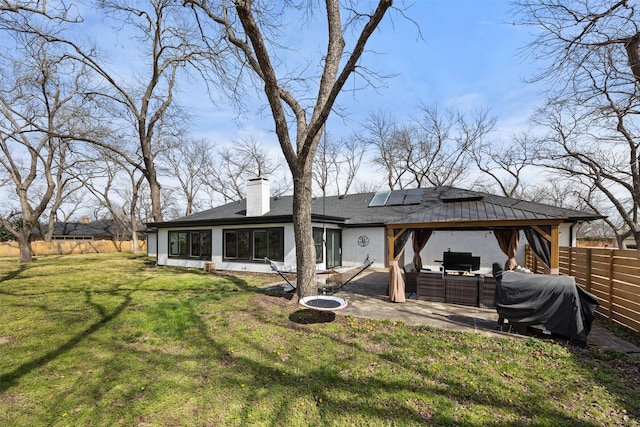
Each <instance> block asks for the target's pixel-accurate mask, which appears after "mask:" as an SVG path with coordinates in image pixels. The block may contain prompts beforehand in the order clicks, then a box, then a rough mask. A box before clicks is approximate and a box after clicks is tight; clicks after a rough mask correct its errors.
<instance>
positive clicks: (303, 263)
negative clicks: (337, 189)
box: [293, 171, 318, 298]
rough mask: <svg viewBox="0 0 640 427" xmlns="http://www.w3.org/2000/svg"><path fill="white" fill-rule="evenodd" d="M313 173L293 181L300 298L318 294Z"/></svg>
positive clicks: (294, 226)
mask: <svg viewBox="0 0 640 427" xmlns="http://www.w3.org/2000/svg"><path fill="white" fill-rule="evenodd" d="M311 181H312V178H311V173H310V171H309V173H306V171H305V173H302V174H301V175H300V177H299V178H298V179H294V181H293V229H294V234H295V242H296V264H297V268H298V282H297V283H298V284H297V286H298V296H299V297H300V298H302V297H307V296H310V295H316V294H317V293H318V285H317V283H316V270H315V265H316V254H315V252H316V251H315V246H314V244H313V228H312V224H311V202H312V200H311V194H312V193H311Z"/></svg>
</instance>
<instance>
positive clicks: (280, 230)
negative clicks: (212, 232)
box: [222, 227, 285, 263]
mask: <svg viewBox="0 0 640 427" xmlns="http://www.w3.org/2000/svg"><path fill="white" fill-rule="evenodd" d="M284 230H285V229H284V227H256V228H225V229H223V230H222V259H223V260H224V261H228V262H244V263H247V262H250V263H258V262H260V263H263V262H264V258H265V257H256V241H255V239H256V233H257V232H266V233H267V236H269V233H271V232H275V233H277V234H278V237H279V239H280V247H279V248H277V249H276V251H277V252H278V253H279V254H280V256H277V257H269V259H271V260H273V261H279V262H284V247H285V245H284V240H285V237H284V234H285V233H284ZM237 233H247V234H248V245H247V248H246V250H247V255H246V256H244V257H239V256H237V254H236V256H233V257H231V256H228V255H227V235H230V234H234V235H236V236H237ZM236 242H237V240H236ZM268 242H269V239H268V238H267V243H268ZM236 252H237V244H236ZM269 252H270V251H269V248H267V255H269Z"/></svg>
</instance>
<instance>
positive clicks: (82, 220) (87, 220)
mask: <svg viewBox="0 0 640 427" xmlns="http://www.w3.org/2000/svg"><path fill="white" fill-rule="evenodd" d="M80 222H81V223H83V224H89V223H90V222H91V218H89V217H88V216H87V215H85V216H83V217H82V218H81V219H80Z"/></svg>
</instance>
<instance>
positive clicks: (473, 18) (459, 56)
mask: <svg viewBox="0 0 640 427" xmlns="http://www.w3.org/2000/svg"><path fill="white" fill-rule="evenodd" d="M396 3H398V2H397V1H396ZM407 3H409V2H407ZM407 15H408V16H409V17H410V18H411V19H412V20H414V21H415V22H416V23H417V24H418V25H419V27H420V31H421V33H422V39H420V38H419V33H418V29H417V28H416V26H415V25H414V24H412V23H411V22H408V21H407V20H405V19H403V18H402V17H401V16H399V15H398V14H397V13H394V14H392V15H390V16H387V17H386V18H385V21H384V23H383V24H382V26H381V27H380V28H379V31H378V32H377V33H376V34H375V35H374V36H373V37H372V39H371V40H370V43H369V45H368V46H369V48H370V49H372V50H374V51H375V53H372V52H368V53H366V54H365V56H364V57H363V64H365V65H366V66H367V67H369V68H371V69H373V70H375V71H376V72H379V73H380V74H387V75H391V74H394V75H396V76H395V77H393V78H391V79H388V80H386V81H385V82H384V84H383V85H382V86H381V87H379V88H378V89H377V90H374V89H372V88H369V89H366V90H363V91H358V92H357V93H355V94H354V93H349V92H345V93H342V94H341V95H340V97H339V98H338V103H339V104H340V105H341V106H342V107H344V108H346V111H347V113H348V117H347V120H346V121H345V120H343V119H342V118H339V117H337V116H334V117H332V118H331V119H330V122H329V126H328V130H329V132H330V134H332V135H334V136H346V135H348V134H350V133H352V132H353V131H356V130H357V129H358V127H359V126H360V124H361V123H362V122H363V121H364V120H365V119H366V117H367V115H368V114H369V113H370V112H378V111H384V112H388V113H391V114H393V115H394V116H395V117H397V118H399V119H402V118H403V117H407V116H411V115H415V114H417V113H418V109H417V106H418V105H420V104H425V105H434V104H437V105H438V106H439V107H441V108H450V107H451V108H456V109H458V110H460V111H463V112H465V111H467V112H471V111H473V110H477V109H489V110H490V113H491V115H493V116H496V117H497V119H498V123H497V132H496V134H495V135H494V137H508V135H510V134H511V133H513V132H517V131H518V130H523V129H526V127H527V120H528V118H529V116H530V114H531V113H532V109H533V107H534V106H535V105H536V104H539V102H540V99H541V97H540V88H539V87H536V86H535V85H533V84H530V83H525V82H524V78H526V77H530V76H531V75H532V74H533V73H534V71H535V67H536V66H535V64H531V63H530V61H528V60H527V59H526V58H525V57H524V56H523V55H522V49H523V48H524V47H525V45H526V43H528V42H529V41H531V36H530V34H529V33H528V29H527V28H525V27H521V26H517V25H513V21H514V19H515V18H514V16H513V15H512V13H511V6H510V5H509V3H508V2H506V1H502V0H455V1H454V0H416V1H415V4H414V5H413V6H411V7H410V9H409V10H408V11H407ZM388 18H392V19H388ZM303 29H304V28H303ZM298 30H299V29H297V28H294V29H293V30H291V31H298ZM313 36H314V34H313V32H310V33H307V34H306V35H305V37H311V38H312V39H313ZM316 36H317V34H316ZM316 39H318V49H319V48H321V47H322V44H323V43H324V38H323V37H316ZM301 40H302V43H303V44H302V46H305V47H303V49H304V48H308V47H309V46H311V47H310V48H309V50H310V51H313V50H314V47H313V45H312V44H308V43H309V39H303V38H302V36H299V37H297V40H295V41H296V42H300V41H301ZM305 40H306V41H305ZM305 43H307V44H305ZM190 99H191V100H192V101H193V99H194V98H193V97H191V98H190ZM198 104H199V105H201V106H203V107H204V106H205V104H203V103H202V104H201V103H198ZM192 105H193V104H192ZM263 105H264V103H263V102H262V101H259V100H255V101H254V102H252V103H250V104H249V105H248V110H247V111H246V116H247V118H246V120H243V121H242V122H240V123H236V122H234V121H233V120H232V119H233V113H232V112H231V111H229V110H228V109H227V110H225V109H220V108H217V107H212V106H211V105H210V104H209V107H208V108H201V109H197V108H196V109H192V110H191V111H192V112H193V113H194V114H195V117H194V120H195V121H194V125H195V127H194V133H196V134H197V135H206V136H209V137H211V138H212V139H213V140H214V141H216V142H218V143H225V142H230V141H232V140H237V139H239V138H243V137H252V138H254V139H257V140H261V141H263V142H265V143H268V144H271V143H273V144H275V143H276V140H275V137H274V135H273V134H272V133H271V129H272V128H273V126H272V121H271V117H270V116H269V115H268V114H267V113H268V112H266V113H265V112H264V111H263V112H262V113H259V109H260V107H261V106H263Z"/></svg>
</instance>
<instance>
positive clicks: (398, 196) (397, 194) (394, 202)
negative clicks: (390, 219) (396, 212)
mask: <svg viewBox="0 0 640 427" xmlns="http://www.w3.org/2000/svg"><path fill="white" fill-rule="evenodd" d="M406 194H407V192H406V191H405V190H396V191H392V192H391V194H390V195H389V198H388V199H387V203H386V206H399V205H402V204H403V202H404V196H405V195H406Z"/></svg>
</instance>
